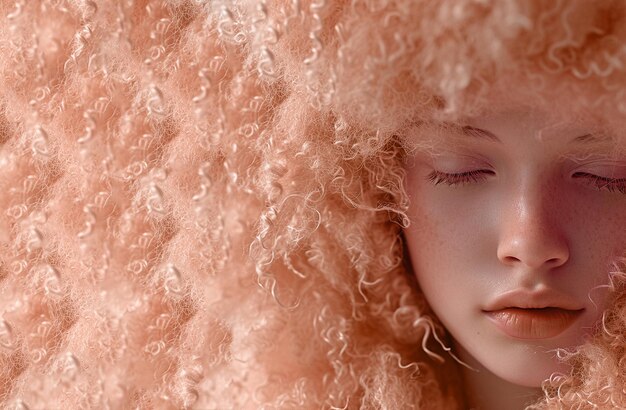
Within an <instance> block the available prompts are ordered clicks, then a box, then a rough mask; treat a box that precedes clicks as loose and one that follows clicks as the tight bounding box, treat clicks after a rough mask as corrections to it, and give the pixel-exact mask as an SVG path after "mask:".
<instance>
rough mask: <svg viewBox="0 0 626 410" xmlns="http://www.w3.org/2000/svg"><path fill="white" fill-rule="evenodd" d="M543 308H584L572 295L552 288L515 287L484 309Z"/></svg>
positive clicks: (489, 310)
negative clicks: (529, 288) (535, 289)
mask: <svg viewBox="0 0 626 410" xmlns="http://www.w3.org/2000/svg"><path fill="white" fill-rule="evenodd" d="M507 308H518V309H543V308H558V309H564V310H582V309H584V307H583V306H581V305H580V303H578V302H576V300H574V299H573V298H572V297H570V296H568V295H566V294H564V293H561V292H558V291H556V290H552V289H543V290H541V291H534V292H533V291H529V290H527V289H513V290H510V291H507V292H505V293H502V294H500V295H498V296H497V297H496V298H494V299H493V300H491V301H490V302H489V303H488V304H487V305H486V306H485V308H484V309H483V310H484V311H487V312H492V311H497V310H502V309H507Z"/></svg>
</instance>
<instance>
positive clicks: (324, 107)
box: [0, 0, 626, 409]
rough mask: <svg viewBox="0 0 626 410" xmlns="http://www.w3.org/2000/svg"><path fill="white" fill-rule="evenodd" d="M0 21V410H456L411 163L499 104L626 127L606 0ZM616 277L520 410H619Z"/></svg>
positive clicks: (44, 15)
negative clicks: (445, 134)
mask: <svg viewBox="0 0 626 410" xmlns="http://www.w3.org/2000/svg"><path fill="white" fill-rule="evenodd" d="M0 15H1V16H3V17H2V24H0V53H1V57H0V70H1V71H0V85H1V87H0V90H1V93H0V143H1V144H2V147H1V151H0V192H2V194H1V195H0V209H1V210H2V212H1V213H0V312H2V316H1V320H0V405H1V406H2V407H3V408H9V407H12V408H32V409H36V408H61V407H66V408H116V409H117V408H133V409H144V408H145V409H148V408H164V409H165V408H197V409H218V408H220V409H221V408H263V409H272V408H281V409H282V408H328V409H331V408H334V409H337V408H366V409H367V408H385V409H392V408H397V409H407V408H427V409H450V408H463V407H464V397H463V392H462V390H461V388H460V379H459V378H460V376H459V372H458V368H457V366H458V364H457V363H456V362H455V360H454V359H453V357H452V355H451V354H450V352H449V347H448V346H450V339H449V336H447V335H446V332H445V329H444V328H443V326H442V325H441V324H440V323H439V322H438V321H437V319H436V318H435V317H434V315H433V314H432V312H431V311H430V308H429V307H428V305H427V303H426V301H425V299H424V297H423V295H422V294H421V292H420V290H419V287H418V286H417V284H416V283H415V279H414V277H413V275H412V272H410V267H409V266H408V264H407V263H406V251H405V249H404V247H403V246H404V244H403V238H402V235H401V232H402V228H403V227H407V226H408V225H409V224H410V223H416V224H419V221H409V219H408V217H407V215H406V211H407V207H408V198H407V195H406V193H405V192H404V188H403V180H404V177H405V173H404V168H403V163H404V161H405V160H406V158H407V157H408V155H410V153H411V152H413V151H414V150H415V149H428V146H429V144H431V143H432V141H431V140H430V139H429V138H425V136H426V135H427V134H428V135H435V134H436V130H437V129H439V127H441V126H442V124H451V123H462V121H463V119H464V118H466V117H468V116H471V115H475V114H478V113H484V112H488V111H489V110H492V109H493V107H494V106H497V107H498V108H499V109H500V108H502V106H503V104H504V105H505V104H512V105H514V104H522V105H526V106H531V107H534V108H538V109H541V108H545V109H549V110H550V111H551V112H554V113H555V115H559V116H561V117H562V118H566V119H568V120H570V121H576V120H577V119H578V118H581V117H583V116H585V115H587V116H592V117H594V121H595V123H597V124H601V126H602V128H603V130H604V131H606V132H609V133H612V134H615V135H616V137H618V138H621V135H619V133H620V130H623V129H624V128H623V125H624V113H625V111H626V95H625V90H626V87H625V85H626V77H625V66H626V47H625V46H624V44H626V6H625V5H624V3H623V2H620V1H595V2H593V3H592V2H588V1H567V2H564V1H525V0H519V1H512V0H511V1H489V0H487V1H470V0H463V1H452V0H442V1H431V0H422V1H418V0H406V1H400V0H398V1H385V0H380V1H376V0H363V1H356V0H354V1H331V0H321V1H298V0H293V1H270V0H268V1H264V0H260V1H227V0H216V1H207V0H170V1H146V0H121V1H114V2H113V1H112V2H105V1H93V0H84V1H83V0H81V1H79V0H42V1H37V2H34V1H28V2H26V1H21V0H20V1H16V2H3V3H2V4H0ZM503 93H505V94H506V97H507V98H506V99H505V100H503V101H502V104H500V101H499V98H500V97H499V96H501V95H503ZM496 102H497V103H496ZM429 130H435V134H431V133H430V131H429ZM623 263H624V262H623V261H621V260H617V261H616V262H615V269H614V270H613V271H612V272H610V275H611V286H612V290H613V295H614V297H613V303H612V305H611V309H610V310H608V311H607V312H606V314H605V316H604V320H603V321H602V323H601V324H600V325H599V328H598V330H597V332H596V335H595V336H594V338H593V339H592V340H590V341H589V342H588V343H587V344H585V345H584V346H581V347H580V348H579V349H578V350H576V351H572V352H563V353H562V356H563V359H564V360H569V361H571V363H573V369H574V370H573V372H572V374H570V375H563V376H559V377H553V378H551V379H550V380H548V381H546V383H545V384H544V392H545V398H544V399H543V400H542V401H541V402H540V403H537V404H536V405H535V406H534V408H537V409H539V408H573V407H577V406H578V407H579V408H587V407H605V408H606V407H611V406H614V407H615V408H617V407H626V394H625V393H624V390H623V386H625V385H626V374H625V373H624V368H625V366H624V361H625V360H626V342H624V335H625V329H626V296H625V295H626V294H625V292H624V279H623V277H624V264H623ZM607 273H609V272H607Z"/></svg>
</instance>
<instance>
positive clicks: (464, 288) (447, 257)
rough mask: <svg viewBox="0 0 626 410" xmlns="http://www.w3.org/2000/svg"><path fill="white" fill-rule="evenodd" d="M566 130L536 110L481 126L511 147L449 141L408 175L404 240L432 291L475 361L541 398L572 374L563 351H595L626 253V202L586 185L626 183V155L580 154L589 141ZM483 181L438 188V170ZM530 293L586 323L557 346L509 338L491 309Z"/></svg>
mask: <svg viewBox="0 0 626 410" xmlns="http://www.w3.org/2000/svg"><path fill="white" fill-rule="evenodd" d="M554 124H555V121H554V120H551V119H550V118H549V117H548V115H547V114H545V113H544V114H541V115H537V113H530V112H529V111H527V110H519V111H509V112H504V113H500V114H494V115H490V116H483V117H477V118H473V119H470V120H468V125H471V126H472V127H477V128H480V129H484V130H488V131H490V132H491V133H493V134H494V135H496V136H497V138H499V140H500V141H499V142H496V141H488V140H486V139H480V138H472V137H468V136H466V135H464V136H463V137H459V135H455V134H454V133H453V132H452V131H451V132H450V133H447V132H443V133H442V134H441V135H439V136H438V137H437V138H439V139H440V141H442V143H438V145H437V147H436V148H435V149H434V151H432V152H429V153H428V154H426V153H418V154H416V156H415V158H413V160H412V161H411V163H410V164H409V165H408V166H407V171H408V174H407V179H406V189H407V192H408V194H409V197H410V209H409V213H410V215H409V216H410V218H411V220H412V225H411V227H409V228H407V229H406V230H405V232H404V234H405V237H406V240H407V246H408V249H409V254H410V257H411V262H412V265H413V268H414V271H415V272H416V275H417V278H418V281H419V284H420V287H421V288H422V291H423V292H424V294H425V296H426V298H427V300H428V301H429V303H430V304H431V306H432V308H433V310H434V312H435V313H436V314H437V316H438V317H439V319H440V320H441V321H442V322H443V324H444V325H445V326H446V328H447V329H448V331H449V332H450V334H451V335H452V336H453V338H454V340H455V349H456V350H457V351H458V353H459V355H460V356H461V357H462V358H463V359H464V360H465V361H467V362H469V363H471V364H473V365H475V366H477V367H480V368H483V369H484V371H486V372H491V373H493V375H495V377H496V379H501V380H503V381H504V382H507V383H511V384H513V385H519V386H526V387H529V388H537V387H539V386H540V385H541V382H542V381H543V380H545V379H546V378H548V377H549V376H550V375H551V374H552V373H553V372H567V371H568V369H567V368H565V367H564V366H563V365H562V364H560V363H559V362H558V361H557V359H556V357H555V354H554V351H551V350H552V349H556V348H567V347H573V346H577V345H580V344H581V343H583V342H584V340H585V337H586V335H588V334H589V332H590V331H591V329H592V328H593V326H594V325H595V324H596V323H597V322H598V320H599V319H600V317H601V314H602V311H603V309H604V308H605V307H606V303H607V296H608V293H607V291H606V289H605V288H602V286H603V285H606V284H607V283H608V277H607V274H608V272H609V271H610V265H609V263H610V261H611V260H612V259H613V258H615V257H616V256H619V255H622V254H623V253H624V250H626V229H624V227H626V195H625V194H623V193H620V192H618V191H615V192H609V191H607V190H606V189H605V190H598V189H597V187H596V186H595V185H594V182H593V180H592V179H590V177H587V176H586V175H587V174H592V175H598V176H601V177H613V178H624V177H626V155H624V154H622V155H621V156H617V157H616V156H615V155H612V156H611V149H610V146H604V145H594V146H593V147H591V146H587V145H584V146H583V145H580V144H575V143H570V141H571V140H572V139H573V138H574V137H577V136H579V135H583V134H585V133H588V132H589V131H588V130H585V129H584V127H581V126H580V125H577V126H576V127H571V126H570V127H566V126H554ZM539 136H541V137H539ZM590 153H591V154H592V155H587V154H590ZM572 157H575V158H577V160H576V161H574V160H572ZM581 158H584V159H583V160H581ZM438 168H445V169H438ZM480 169H486V170H488V171H489V172H490V173H487V174H484V175H482V176H481V178H483V179H481V180H480V181H471V182H468V183H466V184H461V185H455V186H449V185H447V184H446V183H445V182H441V183H439V184H438V185H435V184H434V183H433V182H432V181H429V180H428V177H429V175H430V174H431V173H432V172H433V170H438V171H440V172H445V173H460V172H466V171H470V170H480ZM577 172H579V173H580V172H583V173H586V174H585V177H578V178H575V177H573V176H574V175H582V174H576V173H577ZM521 288H525V289H529V290H539V289H542V288H550V289H555V290H557V291H559V292H561V293H564V294H567V295H568V296H570V297H571V299H573V300H575V301H576V302H577V303H579V304H580V305H581V306H582V307H584V309H585V311H584V313H583V314H582V316H581V317H580V318H579V319H578V320H577V321H576V322H575V323H574V324H573V325H572V326H571V327H570V328H568V329H567V330H566V331H564V332H563V333H561V334H559V335H558V336H556V337H553V338H549V339H542V340H519V339H513V338H510V337H507V336H506V335H504V334H503V333H502V332H500V331H499V330H498V329H496V327H495V326H494V325H493V324H492V323H490V322H489V321H488V320H487V319H486V317H485V315H484V313H483V312H482V309H483V308H484V306H485V304H487V303H488V302H489V301H490V300H493V299H494V298H495V297H497V296H498V295H500V294H502V293H504V292H506V291H509V290H512V289H521ZM588 296H590V297H591V298H592V299H593V302H595V304H596V305H597V308H596V306H594V303H593V302H591V301H590V300H589V297H588Z"/></svg>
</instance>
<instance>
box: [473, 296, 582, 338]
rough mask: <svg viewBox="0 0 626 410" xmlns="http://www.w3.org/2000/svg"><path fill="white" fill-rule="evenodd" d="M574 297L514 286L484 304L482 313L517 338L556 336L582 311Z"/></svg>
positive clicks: (506, 332) (502, 329)
mask: <svg viewBox="0 0 626 410" xmlns="http://www.w3.org/2000/svg"><path fill="white" fill-rule="evenodd" d="M584 310H585V309H584V306H582V305H581V304H579V303H578V302H577V301H576V300H575V299H574V298H572V297H570V296H569V295H566V294H564V293H561V292H558V291H555V290H553V289H547V288H545V289H542V290H540V291H535V292H531V291H528V290H525V289H514V290H511V291H508V292H505V293H503V294H501V295H500V296H498V297H497V298H495V299H494V300H493V301H491V302H490V303H488V304H487V306H486V307H485V309H483V312H484V313H485V314H486V315H487V317H488V318H489V319H490V320H491V321H492V322H493V323H494V324H495V325H496V326H497V327H498V328H499V329H500V330H501V331H503V332H504V333H505V334H506V335H508V336H510V337H513V338H517V339H547V338H551V337H555V336H558V335H559V334H561V333H563V332H564V331H565V330H566V329H567V328H569V327H570V326H571V325H572V324H573V323H574V322H575V321H576V320H577V319H578V318H579V317H580V315H581V314H582V313H583V311H584Z"/></svg>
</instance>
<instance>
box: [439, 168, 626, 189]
mask: <svg viewBox="0 0 626 410" xmlns="http://www.w3.org/2000/svg"><path fill="white" fill-rule="evenodd" d="M488 175H494V172H493V171H489V170H476V171H467V172H461V173H458V174H447V173H445V172H440V171H433V172H431V173H430V174H428V177H427V178H428V180H429V181H430V182H432V183H433V184H434V185H439V184H441V183H444V184H446V185H449V186H455V185H465V184H471V183H475V182H482V181H484V180H486V179H487V176H488ZM572 177H573V178H585V179H587V180H589V181H590V182H589V183H590V184H591V185H592V186H593V187H594V188H596V189H597V190H598V191H602V190H607V191H609V192H616V191H617V192H620V193H622V194H626V178H617V179H613V178H606V177H601V176H598V175H593V174H589V173H587V172H576V173H575V174H574V175H573V176H572Z"/></svg>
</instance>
